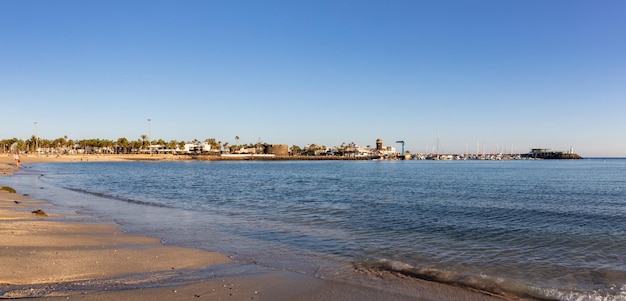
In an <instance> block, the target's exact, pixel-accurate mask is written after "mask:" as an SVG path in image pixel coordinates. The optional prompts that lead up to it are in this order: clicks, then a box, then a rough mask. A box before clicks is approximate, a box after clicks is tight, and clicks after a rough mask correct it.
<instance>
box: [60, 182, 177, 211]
mask: <svg viewBox="0 0 626 301" xmlns="http://www.w3.org/2000/svg"><path fill="white" fill-rule="evenodd" d="M66 189H68V190H71V191H74V192H78V193H84V194H89V195H93V196H96V197H100V198H105V199H112V200H116V201H122V202H126V203H130V204H137V205H145V206H151V207H159V208H175V207H174V206H168V205H167V204H162V203H155V202H146V201H140V200H134V199H130V198H126V197H122V196H118V195H114V194H107V193H102V192H94V191H89V190H86V189H81V188H69V187H66Z"/></svg>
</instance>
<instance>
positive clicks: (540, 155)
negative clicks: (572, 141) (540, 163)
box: [528, 147, 582, 159]
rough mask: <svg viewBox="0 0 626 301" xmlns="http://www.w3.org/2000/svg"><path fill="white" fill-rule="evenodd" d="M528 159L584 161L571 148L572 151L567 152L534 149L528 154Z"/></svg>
mask: <svg viewBox="0 0 626 301" xmlns="http://www.w3.org/2000/svg"><path fill="white" fill-rule="evenodd" d="M528 157H530V158H534V159H582V157H580V156H579V155H577V154H575V153H574V148H573V147H570V150H569V151H567V152H562V151H557V150H555V149H549V148H533V149H531V150H530V153H528Z"/></svg>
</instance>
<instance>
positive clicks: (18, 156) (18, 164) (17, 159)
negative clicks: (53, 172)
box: [13, 154, 20, 168]
mask: <svg viewBox="0 0 626 301" xmlns="http://www.w3.org/2000/svg"><path fill="white" fill-rule="evenodd" d="M13 159H15V166H16V167H17V168H20V155H19V154H15V155H14V156H13Z"/></svg>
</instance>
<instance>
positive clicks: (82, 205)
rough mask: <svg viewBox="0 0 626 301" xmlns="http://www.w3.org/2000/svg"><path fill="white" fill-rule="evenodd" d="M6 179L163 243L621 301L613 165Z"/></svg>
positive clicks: (107, 168) (300, 266) (256, 167)
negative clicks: (157, 238) (159, 238)
mask: <svg viewBox="0 0 626 301" xmlns="http://www.w3.org/2000/svg"><path fill="white" fill-rule="evenodd" d="M8 180H9V181H10V182H11V185H14V186H15V187H17V188H20V189H21V191H24V189H26V190H28V192H25V193H29V194H30V195H31V196H33V197H35V198H41V199H46V200H50V201H52V202H53V203H56V204H59V205H63V206H65V207H66V208H71V209H72V210H77V211H80V212H85V213H88V214H90V215H92V216H97V217H98V219H100V220H115V221H116V222H119V223H120V224H122V225H123V227H124V228H125V229H128V230H130V231H133V232H138V233H145V234H149V235H153V236H158V237H162V238H163V239H164V241H165V242H167V243H173V244H181V245H187V246H197V247H202V248H206V249H209V250H216V251H221V252H225V253H228V254H231V255H233V256H235V257H236V258H237V259H240V260H250V261H255V262H258V263H260V264H263V265H267V266H272V267H277V268H284V269H289V270H294V271H298V272H302V273H308V274H316V275H317V276H320V277H335V276H336V275H341V274H345V273H350V271H352V269H353V268H354V266H355V265H356V266H358V267H359V268H361V269H373V270H376V269H384V270H394V271H398V272H401V273H404V274H406V275H409V276H412V277H417V278H424V279H429V280H435V281H440V282H446V283H454V284H456V285H462V286H470V287H474V288H479V289H484V290H489V291H492V292H496V293H500V294H505V295H515V296H531V297H537V298H539V297H548V298H555V299H559V300H626V256H624V255H623V254H626V189H625V187H626V160H623V159H608V160H601V159H592V160H577V161H550V160H545V161H449V162H442V161H395V162H389V161H363V162H354V161H321V162H318V161H315V162H309V161H285V162H254V161H252V162H248V161H246V162H81V163H42V164H36V165H31V166H27V168H25V171H23V172H20V173H17V174H15V175H13V176H11V177H9V178H8ZM29 187H30V188H29ZM33 188H35V189H33ZM39 188H44V189H39ZM29 189H30V190H29Z"/></svg>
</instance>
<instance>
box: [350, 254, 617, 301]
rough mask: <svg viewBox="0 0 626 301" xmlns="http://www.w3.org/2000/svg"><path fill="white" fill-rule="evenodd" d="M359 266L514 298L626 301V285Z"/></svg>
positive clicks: (389, 263) (379, 262)
mask: <svg viewBox="0 0 626 301" xmlns="http://www.w3.org/2000/svg"><path fill="white" fill-rule="evenodd" d="M355 268H356V269H357V270H360V271H361V272H364V273H374V274H375V273H377V272H380V271H382V272H391V273H398V274H400V275H403V276H407V277H412V278H416V279H422V280H426V281H433V282H438V283H443V284H448V285H453V286H457V287H464V288H468V289H472V290H478V291H482V292H484V293H487V294H490V295H496V296H501V297H503V298H506V299H511V300H546V301H547V300H553V301H555V300H559V301H560V300H562V301H626V285H623V286H621V287H619V286H615V287H612V288H609V289H605V290H595V291H592V292H585V291H574V290H567V289H562V288H542V287H537V286H533V285H529V284H527V283H522V282H519V281H515V280H513V279H504V278H498V277H490V276H487V275H482V274H479V275H468V274H463V273H459V272H455V271H450V270H444V269H438V268H433V267H416V266H413V265H411V264H408V263H405V262H401V261H395V260H388V259H376V260H364V261H362V262H358V263H355Z"/></svg>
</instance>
